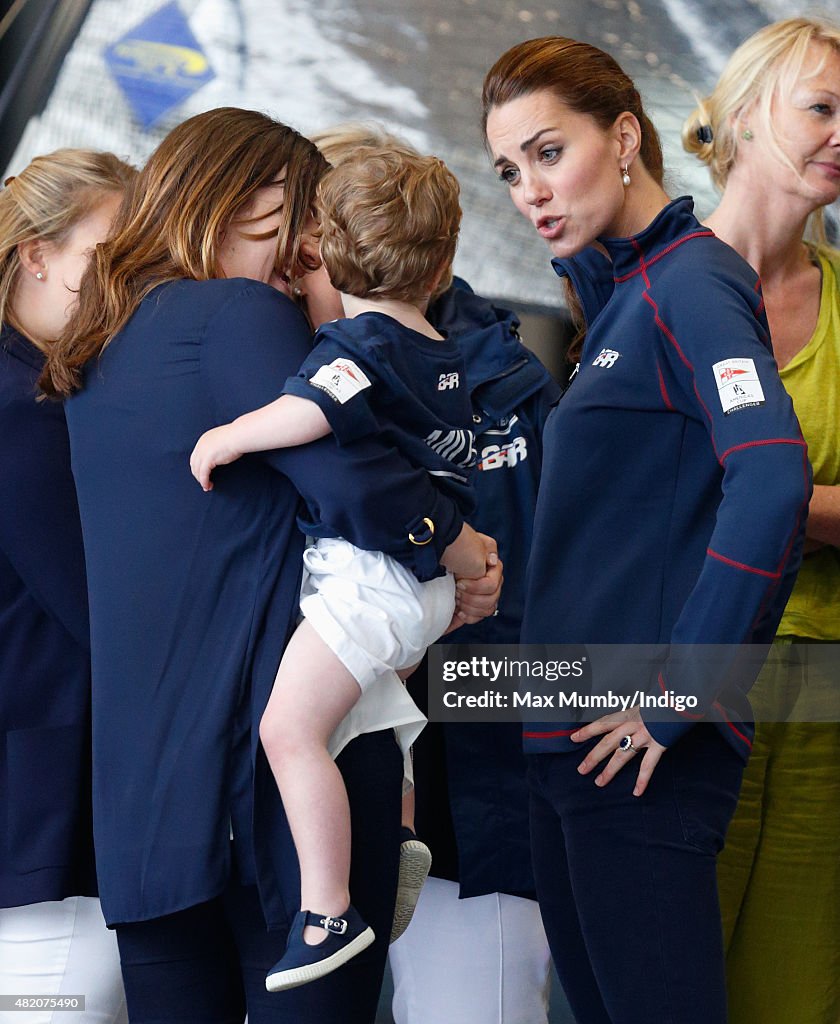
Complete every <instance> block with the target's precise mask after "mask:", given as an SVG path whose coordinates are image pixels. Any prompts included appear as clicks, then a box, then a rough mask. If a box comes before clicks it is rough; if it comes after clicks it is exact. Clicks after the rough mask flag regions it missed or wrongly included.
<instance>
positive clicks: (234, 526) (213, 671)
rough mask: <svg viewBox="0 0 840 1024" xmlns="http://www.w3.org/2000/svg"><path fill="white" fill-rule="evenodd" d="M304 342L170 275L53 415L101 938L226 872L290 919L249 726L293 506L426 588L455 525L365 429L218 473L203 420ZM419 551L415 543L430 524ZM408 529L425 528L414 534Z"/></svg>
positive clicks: (250, 301) (237, 400)
mask: <svg viewBox="0 0 840 1024" xmlns="http://www.w3.org/2000/svg"><path fill="white" fill-rule="evenodd" d="M310 344H311V338H310V333H309V329H308V326H307V324H306V321H305V320H304V318H303V316H302V315H301V313H300V312H299V311H298V309H297V308H296V307H295V306H294V304H293V303H292V302H291V301H290V300H289V299H287V298H286V297H285V296H283V295H281V294H280V293H278V292H276V291H274V290H273V289H271V288H269V287H267V286H266V285H263V284H259V283H256V282H253V281H245V280H241V279H237V280H222V281H202V282H196V281H177V282H172V283H169V284H166V285H162V286H160V287H158V288H157V289H155V290H154V291H153V292H152V293H151V294H150V295H149V296H147V297H146V299H144V300H143V302H142V303H141V305H140V307H139V308H138V310H137V311H136V312H135V314H134V315H133V317H132V318H131V320H130V321H129V322H128V324H127V325H126V326H125V327H124V328H123V330H122V331H120V332H119V334H118V335H117V336H116V338H115V339H114V340H113V341H112V342H111V343H110V344H109V345H108V346H107V347H106V348H105V350H104V351H103V353H102V355H101V357H100V358H99V359H98V360H96V361H94V362H92V363H90V364H89V365H88V367H87V372H86V375H85V381H84V387H83V389H82V390H81V391H80V392H79V393H78V394H76V395H74V396H73V397H72V398H71V399H69V401H68V402H67V403H66V405H67V421H68V426H69V430H70V442H71V448H72V458H73V472H74V475H75V477H76V484H77V489H78V494H79V507H80V510H81V516H82V527H83V532H84V540H85V551H86V558H87V570H88V580H89V596H90V613H91V648H92V660H93V720H94V817H95V836H96V846H97V860H98V868H99V880H100V891H101V896H102V905H103V910H104V913H105V917H106V920H107V921H108V922H109V923H110V924H114V923H120V922H127V921H138V920H145V919H149V918H154V917H159V916H162V915H164V914H170V913H173V912H175V911H177V910H180V909H183V908H185V907H188V906H192V905H194V904H196V903H199V902H203V901H205V900H208V899H211V898H212V897H214V896H216V895H217V894H218V893H219V892H221V890H222V889H223V887H224V886H225V884H226V881H227V877H228V875H229V872H230V857H231V852H230V848H231V843H230V827H231V824H232V827H233V832H234V836H235V839H236V843H235V845H236V846H237V863H238V865H239V867H240V872H241V875H242V878H243V880H245V881H256V882H257V883H258V884H259V886H260V892H261V896H262V899H263V906H264V909H265V912H266V916H267V919H268V921H269V924H283V923H284V922H285V921H286V919H287V913H286V910H285V909H284V905H283V895H284V892H283V877H282V876H283V874H284V866H283V863H282V857H280V856H278V851H281V850H283V849H288V836H287V834H286V832H285V831H284V829H285V826H284V824H283V820H282V812H281V809H280V802H279V796H278V795H277V792H276V787H275V786H274V785H273V783H272V782H271V780H270V777H269V774H268V768H267V765H266V764H265V760H264V757H263V756H262V754H261V753H258V724H259V720H260V717H261V715H262V712H263V709H264V708H265V705H266V702H267V700H268V696H269V693H270V691H271V686H272V684H273V682H274V676H275V672H276V668H277V664H278V662H279V659H280V655H281V654H282V650H283V646H284V644H285V642H286V639H287V638H288V635H289V633H290V630H291V629H292V627H293V625H294V621H295V616H296V612H297V605H298V591H299V584H300V567H301V549H302V545H303V537H302V535H301V533H300V532H299V530H298V529H297V526H296V515H297V513H298V511H299V502H300V496H303V497H304V498H305V499H306V501H307V502H308V503H309V504H310V506H311V507H312V508H313V509H314V510H317V514H318V517H319V518H320V520H321V521H322V522H329V523H331V524H332V525H333V527H334V529H335V531H336V532H337V533H338V534H340V535H341V536H344V537H346V538H347V539H348V540H351V541H352V542H353V543H355V544H357V545H359V546H360V547H366V548H369V549H372V550H385V551H388V552H390V553H391V554H393V555H394V556H395V557H397V558H399V559H401V560H402V561H403V562H404V563H405V564H407V565H408V566H409V567H410V568H413V569H415V570H416V571H418V574H419V575H423V574H424V572H426V573H428V574H430V575H431V574H433V573H434V571H435V569H436V565H437V561H438V558H439V554H440V552H441V550H442V548H443V547H444V546H445V545H446V544H447V543H448V542H450V541H451V540H452V539H454V537H455V536H456V535H457V533H458V531H459V529H460V526H461V520H460V517H459V515H458V512H457V510H456V509H455V507H454V505H453V503H452V502H450V501H448V500H446V499H444V498H443V497H442V496H441V495H440V494H439V493H438V492H437V491H436V489H435V488H434V487H433V486H432V484H431V483H430V482H429V479H428V476H427V474H426V473H425V472H424V471H420V470H415V469H413V468H412V467H410V466H409V465H408V464H407V463H405V462H404V461H403V460H402V459H401V458H400V457H399V456H398V454H397V453H396V452H395V451H394V450H393V449H389V448H388V447H386V446H384V445H382V444H381V443H380V442H379V440H378V439H377V438H375V437H373V438H369V439H365V440H362V441H358V442H356V443H355V444H354V445H352V446H348V447H346V448H345V449H343V450H339V448H338V446H337V445H336V444H335V442H334V440H333V439H332V438H331V437H328V438H324V439H323V440H322V441H318V442H316V443H314V444H311V445H306V446H303V447H301V448H292V449H287V450H285V451H277V452H267V453H259V454H255V455H251V456H246V457H245V458H243V459H241V460H239V461H238V462H236V463H234V464H233V465H231V466H226V467H221V468H218V469H216V470H215V472H214V477H213V479H214V482H215V487H214V490H213V491H212V492H211V493H209V494H205V493H203V492H202V490H201V488H200V487H199V486H198V484H197V483H196V482H195V480H194V479H193V478H192V476H191V474H190V469H189V455H190V452H191V451H192V448H193V446H194V444H195V442H196V440H197V439H198V437H199V436H200V435H201V434H202V433H203V432H204V431H205V430H207V429H208V428H210V427H212V426H214V425H216V424H219V423H223V422H227V421H229V420H231V419H233V418H234V417H236V416H238V415H240V414H241V413H243V412H245V411H248V410H250V409H254V408H256V407H258V406H261V405H264V404H266V403H268V402H270V401H272V400H273V399H274V398H276V397H277V395H278V394H279V393H280V391H281V389H282V387H283V383H284V382H285V380H286V378H287V377H288V376H290V375H291V374H293V373H294V372H296V370H297V368H298V366H299V365H300V364H301V362H302V361H303V359H304V358H305V356H306V355H307V353H308V351H309V348H310ZM424 517H427V518H429V519H430V520H431V521H432V522H433V523H434V524H435V533H434V537H433V538H432V541H433V542H432V543H430V544H428V545H427V546H425V547H416V546H415V545H412V544H411V543H410V542H409V541H408V533H409V532H414V531H417V530H419V524H421V523H422V521H423V518H424ZM415 537H417V534H416V533H415Z"/></svg>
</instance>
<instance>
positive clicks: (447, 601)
mask: <svg viewBox="0 0 840 1024" xmlns="http://www.w3.org/2000/svg"><path fill="white" fill-rule="evenodd" d="M458 193H459V189H458V183H457V181H456V179H455V178H454V176H453V175H452V174H451V173H450V172H449V171H448V170H447V168H446V167H445V166H444V164H443V163H442V162H441V161H440V160H437V159H435V158H433V157H420V156H415V155H411V154H406V153H401V152H400V153H397V152H393V153H389V152H387V151H383V152H381V153H375V154H372V153H370V152H369V151H368V152H366V153H365V154H364V156H363V157H360V158H359V159H353V160H348V161H347V162H345V163H343V164H342V165H341V167H339V168H337V169H335V170H332V171H331V172H329V173H328V174H327V175H326V177H325V178H324V179H323V181H322V182H321V183H320V185H319V189H318V207H319V211H318V212H319V216H320V221H321V231H322V237H321V256H322V259H323V262H324V266H325V269H326V271H327V273H328V275H329V279H330V282H331V283H332V285H333V286H334V287H335V288H337V289H338V291H339V292H340V293H341V296H342V303H343V306H344V311H345V314H346V317H347V318H346V319H342V320H336V321H333V322H332V323H329V324H325V325H324V326H322V327H321V328H320V330H319V331H318V333H317V335H316V338H315V348H314V349H313V351H312V354H311V355H310V357H309V358H308V359H307V360H306V362H305V363H304V365H303V367H302V368H301V370H300V372H299V374H298V376H296V377H292V378H290V379H289V380H288V381H287V382H286V385H285V388H284V393H283V395H282V396H281V397H280V398H278V399H277V400H276V401H275V402H273V403H271V404H270V405H268V406H266V407H264V408H263V409H258V410H256V411H255V412H251V413H248V414H246V415H244V416H241V417H239V418H238V419H237V420H234V422H233V423H230V424H227V425H225V426H222V427H217V428H215V429H213V430H210V431H208V432H207V433H206V434H204V435H203V436H202V437H201V438H200V439H199V441H198V444H197V445H196V447H195V450H194V451H193V454H192V457H191V460H190V464H191V468H192V471H193V475H194V476H195V477H196V479H198V481H199V482H200V483H201V484H202V486H203V487H204V488H205V489H206V490H209V489H210V488H211V487H212V483H211V481H210V474H211V472H212V470H213V468H214V467H215V466H218V465H223V464H226V463H229V462H232V461H234V460H235V459H237V458H239V457H240V456H241V455H242V454H244V453H246V452H252V451H263V450H268V449H272V448H280V447H289V446H292V445H299V444H306V443H308V442H310V441H314V440H316V439H318V438H320V437H323V436H325V435H326V434H328V433H330V432H332V433H334V434H335V436H336V439H337V441H338V443H339V444H341V445H346V444H352V443H353V441H354V440H357V439H359V438H362V437H364V436H366V435H368V434H370V433H378V434H382V435H385V436H386V437H387V438H388V439H389V440H391V441H392V442H393V444H394V446H395V447H396V448H399V449H400V450H401V451H402V453H403V454H404V455H405V456H406V457H407V458H408V459H409V460H410V461H412V462H413V463H414V464H415V465H417V466H419V467H423V468H425V469H426V470H427V471H428V472H429V473H430V474H431V475H432V477H433V478H434V481H435V483H436V485H437V486H438V487H439V488H440V489H441V490H443V491H444V492H445V493H447V494H448V495H450V496H451V497H453V498H454V499H455V500H456V502H457V503H458V505H459V508H460V509H461V512H462V514H465V515H466V514H468V513H469V512H470V511H472V508H473V496H472V489H471V487H470V484H469V479H468V476H469V467H470V466H471V464H472V462H473V445H472V441H473V437H472V432H471V429H470V426H471V423H472V410H471V407H470V401H469V394H468V391H467V387H466V380H465V373H464V365H463V361H462V358H461V355H460V352H459V350H458V348H457V346H456V345H455V343H454V342H452V341H450V340H448V339H446V338H445V337H443V336H441V335H440V334H439V333H438V332H437V331H436V330H435V329H434V328H433V327H432V326H431V324H430V323H429V322H428V321H427V320H426V319H425V317H424V315H423V312H424V310H425V308H426V305H427V304H428V301H429V298H430V296H431V294H432V293H433V291H434V290H435V287H436V285H437V283H438V282H439V281H440V280H441V278H442V277H443V276H444V275H447V274H448V273H449V270H450V267H451V263H452V258H453V255H454V251H455V246H456V242H457V233H458V226H459V223H460V218H461V210H460V207H459V204H458ZM350 486H352V483H351V484H350ZM310 512H312V513H313V518H315V519H317V510H310ZM425 525H426V531H427V532H426V533H424V534H423V535H418V536H414V535H411V536H410V539H411V540H412V542H413V543H415V544H419V545H422V544H425V543H428V542H429V541H430V540H431V537H432V535H433V532H434V523H433V522H431V521H430V520H427V521H426V524H425ZM310 532H312V533H314V534H315V535H316V536H317V539H316V540H315V542H314V543H313V544H312V545H311V546H310V547H308V548H307V550H306V552H305V554H304V562H305V573H304V582H303V587H302V591H301V612H302V614H303V621H302V622H301V623H300V625H299V626H298V628H297V630H296V631H295V633H294V635H293V636H292V638H291V640H290V642H289V644H288V646H287V647H286V650H285V653H284V654H283V658H282V662H281V664H280V668H279V670H278V673H277V679H276V681H275V685H274V688H273V691H272V694H271V698H270V700H269V702H268V706H267V707H266V710H265V714H264V716H263V720H262V723H261V726H260V736H261V739H262V742H263V746H264V748H265V751H266V756H267V757H268V761H269V763H270V765H271V768H272V771H273V773H274V776H275V778H276V780H277V784H278V787H279V789H280V793H281V796H282V798H283V803H284V807H285V810H286V814H287V817H288V820H289V826H290V829H291V832H292V836H293V838H294V841H295V847H296V849H297V854H298V859H299V862H300V875H301V907H302V908H304V909H302V910H301V912H300V913H299V914H298V915H297V917H296V919H295V921H294V923H293V925H292V928H291V931H290V935H289V942H288V946H287V949H286V953H285V954H284V956H283V957H282V959H281V960H280V961H279V962H278V963H277V964H276V965H275V966H274V967H273V968H272V970H271V971H270V972H269V974H268V977H267V978H266V986H267V988H268V989H269V990H270V991H280V990H282V989H286V988H292V987H295V986H297V985H302V984H305V983H306V982H309V981H313V980H315V979H316V978H320V977H323V976H324V975H325V974H328V973H329V972H330V971H333V970H335V969H336V968H337V967H340V966H341V965H342V964H344V963H346V962H347V961H348V960H349V959H351V958H352V957H353V956H355V955H356V954H357V953H359V952H361V951H362V950H363V949H364V948H366V947H367V946H368V945H370V943H371V942H373V941H374V934H373V930H372V929H371V928H369V927H368V926H367V925H366V924H365V922H364V921H363V920H362V919H361V917H360V915H359V914H358V913H357V911H356V910H355V909H354V907H353V906H352V905H351V904H350V894H349V874H350V814H349V807H348V804H347V794H346V791H345V789H344V785H343V781H342V779H341V775H340V773H339V771H338V769H337V768H336V766H335V763H334V758H335V756H336V755H337V754H338V752H339V751H340V750H341V749H342V748H343V746H344V745H346V743H347V742H349V740H350V739H352V738H353V737H354V736H357V735H359V734H360V733H363V732H370V731H374V730H378V729H383V728H388V727H393V728H395V730H396V732H397V737H398V740H399V742H400V746H401V748H402V750H403V753H404V755H406V758H407V755H408V750H409V747H410V744H411V742H412V741H413V739H414V738H416V736H417V735H418V733H419V732H420V730H421V729H422V727H423V724H424V723H425V719H424V717H423V715H422V714H421V713H420V712H419V710H418V709H417V707H416V706H415V704H414V702H413V701H412V700H411V698H410V697H409V695H408V693H407V691H406V689H405V686H404V685H403V684H402V681H401V680H400V678H399V676H398V675H397V673H398V672H399V671H404V670H406V669H408V668H410V667H411V666H413V665H415V664H416V663H417V662H418V661H419V660H420V658H421V657H422V656H423V653H424V651H425V649H426V647H428V646H429V644H431V643H433V642H434V641H435V640H436V639H437V638H438V637H439V636H440V635H441V634H442V633H443V632H444V631H445V630H446V628H447V627H448V625H449V624H450V621H451V619H452V616H453V612H454V607H455V584H454V579H453V576H452V575H451V573H444V572H443V571H442V570H441V575H439V576H438V577H437V578H435V579H432V580H429V581H427V582H423V583H421V582H419V581H418V580H417V579H416V578H415V577H414V575H412V573H411V572H409V571H408V570H407V569H405V568H404V567H403V566H402V565H400V564H399V563H398V562H396V561H395V560H394V559H393V558H391V557H390V556H388V555H386V554H383V553H382V552H372V551H362V550H361V549H359V548H356V547H354V546H353V545H352V544H350V543H349V542H347V541H345V540H343V539H341V538H340V537H336V536H331V535H330V533H331V531H330V529H329V526H328V525H327V524H318V525H317V527H316V528H315V529H312V530H310ZM469 532H470V533H471V531H469ZM491 547H492V544H491V542H490V541H489V539H487V538H482V539H481V540H480V541H479V539H478V538H477V537H476V535H474V534H473V535H472V537H471V539H468V540H467V541H466V542H465V543H464V544H462V542H461V540H460V539H459V541H457V542H456V543H455V544H453V545H451V546H450V548H447V551H446V552H445V555H444V559H443V564H444V566H445V567H448V568H450V569H454V568H456V562H455V559H456V558H457V568H458V570H459V572H460V573H461V574H462V575H465V576H470V575H472V576H475V577H480V576H482V575H484V572H485V569H486V557H487V553H488V552H489V551H490V548H491ZM456 549H457V550H456ZM489 557H490V558H491V560H492V559H493V558H494V557H495V556H494V555H490V556H489ZM465 570H466V571H465ZM407 763H408V761H407ZM426 870H428V864H426ZM415 898H416V897H415ZM310 907H317V908H318V909H317V912H313V911H311V910H309V909H308V908H310ZM408 916H410V914H409V915H408ZM405 921H406V923H407V918H406V919H405ZM392 937H395V936H392Z"/></svg>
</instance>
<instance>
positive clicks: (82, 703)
mask: <svg viewBox="0 0 840 1024" xmlns="http://www.w3.org/2000/svg"><path fill="white" fill-rule="evenodd" d="M43 363H44V357H43V355H42V354H41V353H40V352H39V351H38V349H36V348H35V347H34V346H33V345H32V344H31V343H30V342H29V341H27V340H26V339H25V338H23V337H22V336H21V335H20V334H18V333H17V332H16V331H13V330H11V329H10V328H8V327H4V328H3V331H2V335H0V736H1V737H2V743H3V751H2V754H0V836H2V838H1V839H0V907H12V906H22V905H24V904H29V903H40V902H43V901H45V900H60V899H64V897H66V896H75V895H93V894H95V892H96V885H95V879H94V871H93V843H92V836H91V822H90V657H89V639H88V610H87V595H86V593H85V569H84V555H83V552H82V537H81V530H80V527H79V510H78V506H77V504H76V492H75V489H74V486H73V478H72V476H71V474H70V450H69V446H68V442H67V427H66V424H65V421H64V410H63V409H62V407H61V405H59V404H57V403H54V402H49V403H47V402H37V401H36V395H37V389H36V386H35V382H36V381H37V379H38V376H39V374H40V372H41V369H42V368H43Z"/></svg>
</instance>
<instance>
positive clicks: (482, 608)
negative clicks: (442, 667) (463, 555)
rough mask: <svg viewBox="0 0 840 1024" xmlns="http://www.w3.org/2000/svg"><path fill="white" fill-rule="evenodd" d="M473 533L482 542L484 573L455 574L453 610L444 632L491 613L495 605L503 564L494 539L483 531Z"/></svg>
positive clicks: (499, 595)
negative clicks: (475, 574) (450, 620)
mask: <svg viewBox="0 0 840 1024" xmlns="http://www.w3.org/2000/svg"><path fill="white" fill-rule="evenodd" d="M476 536H477V537H478V538H479V539H480V540H481V543H482V545H483V546H484V573H483V574H482V575H481V576H479V577H477V578H476V577H474V576H461V575H459V574H458V573H456V574H455V580H456V584H455V614H454V616H453V617H452V622H451V623H450V626H449V629H448V630H447V632H449V631H450V630H452V629H457V628H458V627H459V626H463V625H465V624H467V623H474V622H480V621H481V620H482V619H486V618H487V616H488V615H495V614H496V610H497V608H498V605H499V598H500V597H501V593H502V583H503V582H504V576H503V568H504V566H503V565H502V560H501V559H500V558H499V554H498V552H497V551H496V542H495V540H493V538H492V537H487V536H486V535H485V534H483V533H479V534H476Z"/></svg>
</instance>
